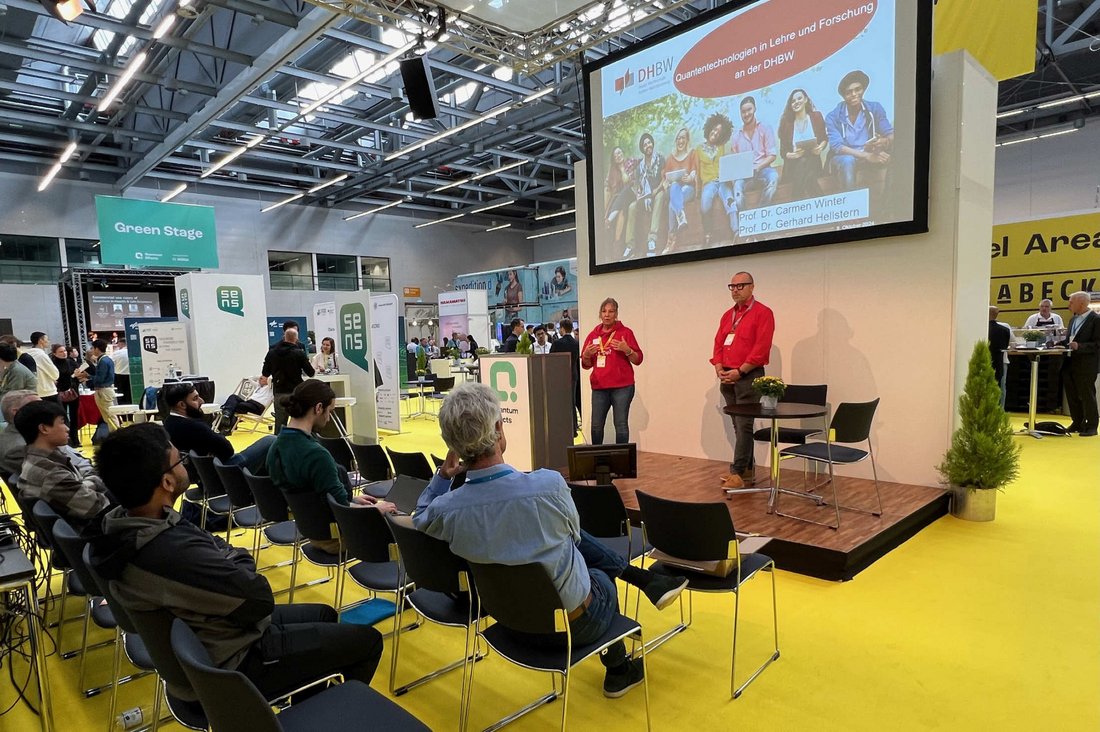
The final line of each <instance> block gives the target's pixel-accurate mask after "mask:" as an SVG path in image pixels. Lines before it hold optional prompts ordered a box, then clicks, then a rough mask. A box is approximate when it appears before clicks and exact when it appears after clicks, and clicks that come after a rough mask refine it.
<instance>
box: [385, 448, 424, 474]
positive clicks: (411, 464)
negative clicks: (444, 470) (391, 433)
mask: <svg viewBox="0 0 1100 732" xmlns="http://www.w3.org/2000/svg"><path fill="white" fill-rule="evenodd" d="M386 453H387V454H388V455H389V456H390V462H391V463H393V472H394V473H396V474H397V475H408V476H410V477H413V478H420V479H421V480H431V479H432V476H433V475H435V471H434V470H432V466H431V463H429V462H428V458H426V457H424V453H422V452H396V451H394V450H391V449H390V448H388V447H387V448H386Z"/></svg>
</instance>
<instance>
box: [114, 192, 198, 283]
mask: <svg viewBox="0 0 1100 732" xmlns="http://www.w3.org/2000/svg"><path fill="white" fill-rule="evenodd" d="M95 208H96V218H97V219H98V221H99V239H100V242H101V247H100V257H101V261H102V262H103V263H104V264H128V265H130V266H133V267H194V268H200V267H202V268H207V269H216V268H217V266H218V240H217V232H216V231H215V228H214V209H213V207H211V206H191V205H187V204H182V203H160V202H159V201H141V200H138V199H133V198H118V197H116V196H96V197H95Z"/></svg>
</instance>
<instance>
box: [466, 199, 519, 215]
mask: <svg viewBox="0 0 1100 732" xmlns="http://www.w3.org/2000/svg"><path fill="white" fill-rule="evenodd" d="M515 202H516V199H514V198H507V199H505V200H503V201H499V202H497V203H494V204H491V205H489V206H482V207H481V208H475V209H471V210H469V211H467V212H466V213H470V214H479V213H484V212H486V211H492V210H493V209H494V208H500V207H501V206H508V205H511V204H513V203H515Z"/></svg>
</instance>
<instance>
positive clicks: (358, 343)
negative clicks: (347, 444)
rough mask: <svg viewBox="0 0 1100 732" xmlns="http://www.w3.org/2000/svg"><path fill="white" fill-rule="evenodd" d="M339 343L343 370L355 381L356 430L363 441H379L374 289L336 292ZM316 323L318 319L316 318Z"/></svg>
mask: <svg viewBox="0 0 1100 732" xmlns="http://www.w3.org/2000/svg"><path fill="white" fill-rule="evenodd" d="M335 306H336V347H337V349H338V350H339V354H340V374H341V375H345V374H346V375H347V376H348V378H349V381H350V382H351V384H350V386H351V391H350V392H349V394H351V395H354V396H355V398H356V401H355V405H354V406H353V407H351V413H352V417H353V423H354V425H355V433H356V435H357V436H359V438H360V440H359V441H361V442H362V441H366V442H368V443H376V442H377V441H378V410H377V407H376V404H375V399H374V394H375V390H376V388H375V378H374V368H373V367H372V363H371V362H372V361H373V360H374V358H373V349H372V347H371V318H370V292H369V291H367V290H361V291H359V292H349V293H337V294H336V302H335ZM315 324H317V323H316V321H315Z"/></svg>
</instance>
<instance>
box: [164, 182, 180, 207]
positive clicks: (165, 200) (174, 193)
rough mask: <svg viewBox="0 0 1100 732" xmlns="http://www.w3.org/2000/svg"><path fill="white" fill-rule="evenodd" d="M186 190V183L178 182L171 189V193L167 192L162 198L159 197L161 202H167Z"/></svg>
mask: <svg viewBox="0 0 1100 732" xmlns="http://www.w3.org/2000/svg"><path fill="white" fill-rule="evenodd" d="M186 190H187V184H186V183H180V184H179V185H178V186H176V187H175V188H173V189H172V192H171V193H169V194H168V195H167V196H165V197H164V198H162V199H160V202H161V203H168V202H169V201H171V200H172V199H173V198H175V197H176V196H178V195H179V194H181V193H183V192H184V191H186Z"/></svg>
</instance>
